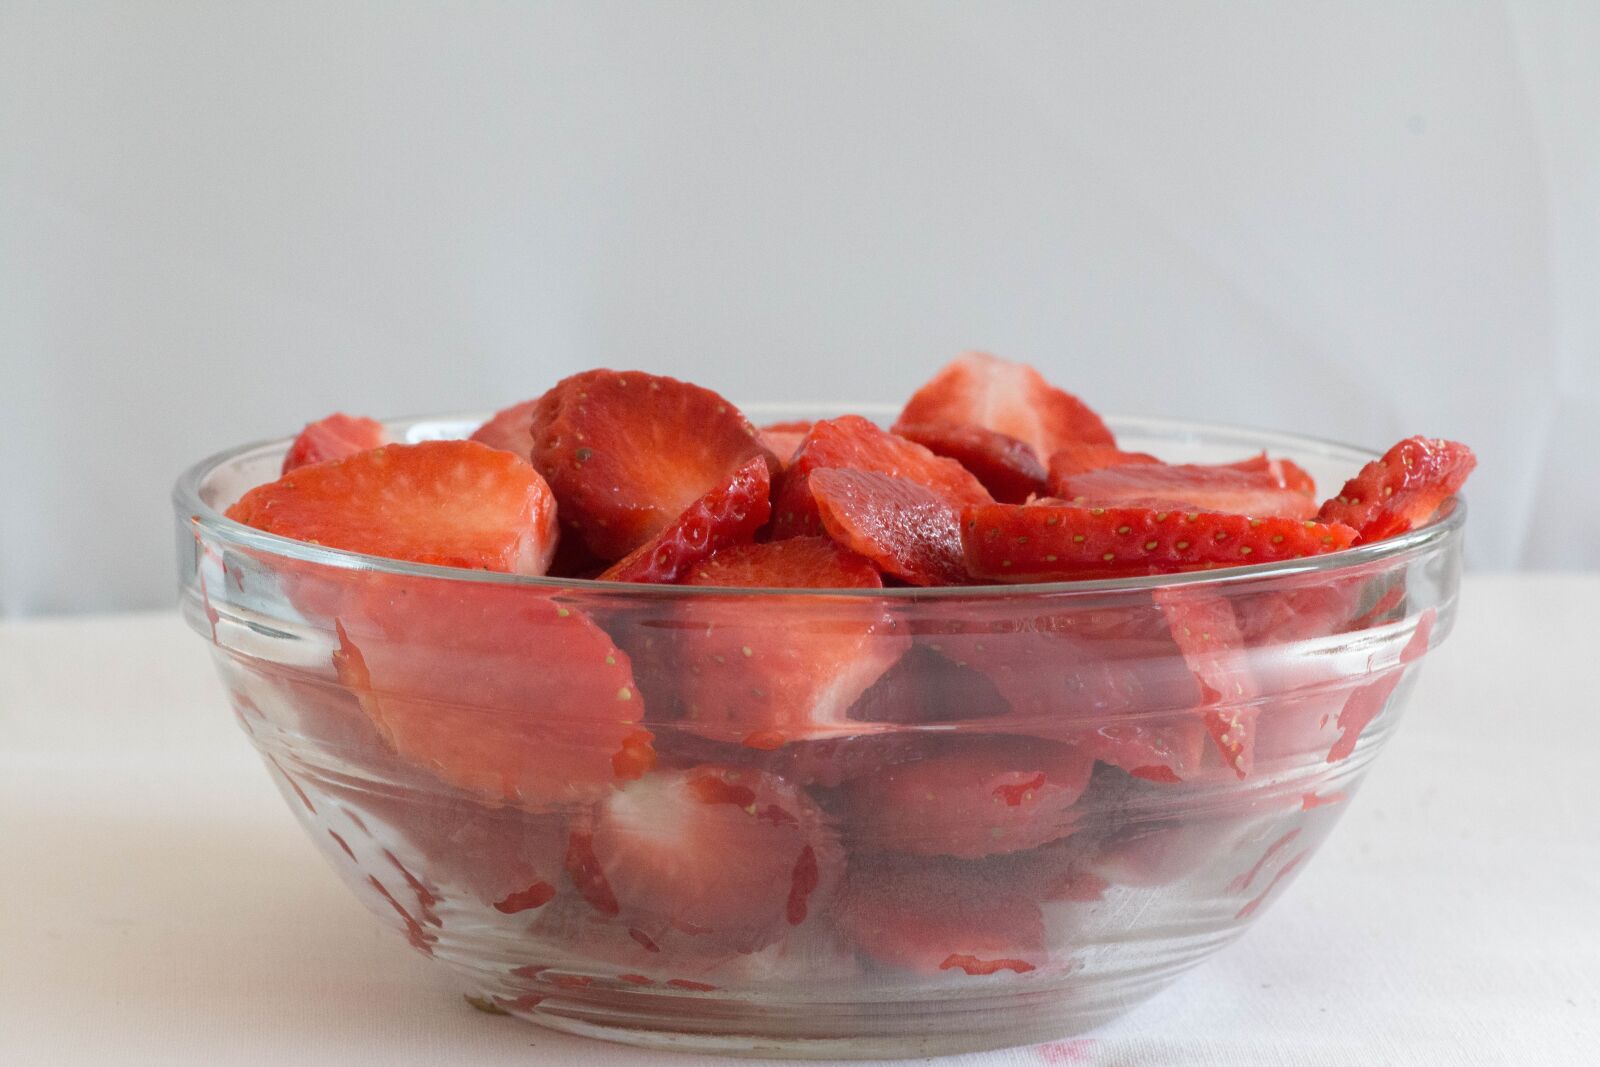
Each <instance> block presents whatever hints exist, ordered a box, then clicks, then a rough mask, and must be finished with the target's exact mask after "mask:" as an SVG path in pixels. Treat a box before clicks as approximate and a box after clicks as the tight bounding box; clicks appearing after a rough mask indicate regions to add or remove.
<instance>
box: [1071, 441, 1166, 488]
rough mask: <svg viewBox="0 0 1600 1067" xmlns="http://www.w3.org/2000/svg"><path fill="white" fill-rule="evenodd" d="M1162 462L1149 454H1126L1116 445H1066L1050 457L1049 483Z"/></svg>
mask: <svg viewBox="0 0 1600 1067" xmlns="http://www.w3.org/2000/svg"><path fill="white" fill-rule="evenodd" d="M1160 462H1161V461H1160V460H1159V459H1157V458H1156V457H1154V456H1152V455H1151V454H1150V453H1148V452H1124V451H1123V450H1122V449H1120V448H1118V447H1116V446H1115V445H1086V444H1066V445H1062V446H1061V447H1060V448H1058V449H1056V450H1055V452H1053V453H1051V455H1050V472H1049V481H1050V484H1051V485H1054V484H1056V483H1057V482H1059V481H1060V480H1061V479H1063V478H1068V477H1071V476H1072V475H1074V474H1086V473H1088V472H1089V471H1098V470H1104V469H1106V468H1107V467H1123V466H1128V465H1129V464H1143V463H1160Z"/></svg>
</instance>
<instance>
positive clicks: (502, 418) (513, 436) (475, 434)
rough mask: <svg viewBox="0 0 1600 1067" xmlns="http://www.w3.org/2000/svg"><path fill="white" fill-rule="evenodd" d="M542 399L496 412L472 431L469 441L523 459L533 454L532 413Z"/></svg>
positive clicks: (527, 401)
mask: <svg viewBox="0 0 1600 1067" xmlns="http://www.w3.org/2000/svg"><path fill="white" fill-rule="evenodd" d="M543 399H544V398H543V397H534V398H533V399H532V400H524V401H523V402H522V403H520V404H513V405H511V406H510V407H508V408H506V409H505V410H503V411H498V412H496V413H495V414H494V416H493V417H491V418H490V419H489V421H488V422H486V423H484V424H483V425H482V426H479V427H478V428H477V429H476V430H474V431H472V436H471V437H470V438H469V440H472V441H478V442H480V443H482V444H486V445H488V446H489V447H490V448H499V449H504V450H505V451H507V452H515V453H516V454H517V455H519V456H521V457H522V458H523V459H527V458H528V457H529V456H531V455H532V454H533V413H534V411H535V410H536V409H537V408H538V406H539V403H540V401H541V400H543Z"/></svg>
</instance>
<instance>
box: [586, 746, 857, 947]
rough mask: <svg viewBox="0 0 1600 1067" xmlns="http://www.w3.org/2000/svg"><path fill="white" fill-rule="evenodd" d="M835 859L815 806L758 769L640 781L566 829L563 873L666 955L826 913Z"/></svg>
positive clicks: (837, 869) (734, 942) (729, 942)
mask: <svg viewBox="0 0 1600 1067" xmlns="http://www.w3.org/2000/svg"><path fill="white" fill-rule="evenodd" d="M842 866H843V853H842V852H841V850H840V848H839V844H838V839H837V837H836V836H835V835H834V833H833V831H832V830H831V829H829V828H828V826H827V824H826V819H825V817H824V815H823V814H822V812H821V811H820V810H819V809H818V808H817V806H816V805H815V804H814V803H812V801H811V799H810V798H809V797H807V796H806V794H805V793H804V792H803V791H802V790H800V789H799V788H797V787H795V786H792V785H789V784H788V783H786V782H784V781H782V780H781V779H778V778H775V777H773V776H772V775H769V774H763V773H761V772H760V771H752V770H749V769H739V768H732V767H718V766H701V767H696V768H693V769H692V770H688V771H671V772H657V773H655V774H651V775H647V776H646V777H644V778H642V779H641V780H639V781H638V782H635V783H633V784H632V785H629V786H628V787H626V788H624V789H619V790H617V791H615V792H613V793H612V794H611V795H610V796H608V797H607V798H606V799H605V800H603V801H601V802H600V803H599V804H598V805H597V806H596V807H595V809H594V811H593V812H592V813H591V815H590V816H589V817H588V819H587V820H586V821H584V822H583V823H581V824H580V826H579V827H577V828H576V829H575V830H574V832H573V837H572V847H571V848H570V849H569V852H568V869H569V871H570V873H571V874H572V877H573V881H574V883H575V884H576V885H577V886H578V887H579V889H580V890H581V891H582V892H583V894H584V896H585V897H586V898H587V899H588V900H589V902H590V903H591V905H593V907H594V908H595V910H597V911H599V912H600V913H601V914H603V915H607V916H613V917H615V918H616V919H617V920H618V922H620V923H623V924H626V925H627V926H629V927H630V928H631V929H634V930H638V931H639V932H640V933H641V934H642V935H643V936H645V937H646V938H648V939H649V940H650V941H651V942H652V943H653V944H655V945H656V946H657V947H658V948H663V949H664V950H665V949H666V948H667V947H669V946H670V943H671V941H673V940H675V939H679V938H682V937H688V938H689V939H691V940H698V939H702V938H703V939H705V940H706V942H707V943H711V944H718V945H726V946H729V947H732V948H735V949H737V950H738V951H742V952H750V951H754V950H756V949H759V948H761V947H762V946H764V945H769V944H771V943H772V942H774V941H776V940H777V939H778V938H780V937H782V936H783V935H784V933H785V932H786V931H788V930H789V929H790V928H792V927H795V926H799V925H800V924H801V923H803V922H805V921H806V919H807V918H808V917H809V916H811V915H813V914H815V913H817V912H819V911H821V910H823V909H824V908H825V907H826V906H827V904H828V902H829V900H830V898H831V896H832V894H833V892H834V890H835V888H836V886H837V884H838V880H839V875H840V873H841V869H842Z"/></svg>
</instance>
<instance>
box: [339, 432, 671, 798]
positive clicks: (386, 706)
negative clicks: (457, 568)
mask: <svg viewBox="0 0 1600 1067" xmlns="http://www.w3.org/2000/svg"><path fill="white" fill-rule="evenodd" d="M473 447H474V448H482V449H484V450H485V451H488V449H487V448H486V446H482V445H474V446H473ZM497 455H504V453H497ZM508 458H509V457H508ZM338 633H339V650H338V651H337V652H336V653H335V654H334V663H335V666H336V667H337V669H338V672H339V677H340V680H341V681H343V682H344V684H345V685H346V686H348V687H349V688H350V689H351V690H352V691H353V692H354V693H355V694H356V695H357V697H359V698H360V700H361V704H362V707H363V708H364V709H365V710H366V712H367V714H368V715H369V716H371V718H372V721H373V723H374V724H375V725H376V726H377V728H378V730H379V732H380V733H381V734H382V735H383V736H384V738H385V739H386V740H387V741H388V743H389V744H390V746H391V747H392V748H393V749H394V750H395V752H396V753H398V754H399V755H400V756H401V757H403V758H405V759H407V760H410V761H411V762H413V763H415V764H416V765H417V766H419V767H422V768H424V769H426V770H429V771H431V772H432V773H433V774H435V775H437V776H438V777H439V778H441V779H443V780H444V781H446V782H449V783H451V784H452V785H455V786H458V787H460V788H461V789H463V790H465V791H467V792H468V793H471V794H473V795H475V796H478V797H480V798H482V799H484V800H487V801H490V802H492V803H497V804H509V805H515V806H518V807H522V808H525V809H527V810H529V811H542V810H545V809H547V808H550V807H552V806H555V805H558V804H562V803H570V802H573V801H584V800H588V799H592V798H593V797H594V796H596V795H598V794H599V793H602V792H604V791H605V790H607V789H609V788H610V787H611V786H612V785H613V784H614V783H615V782H617V781H618V780H626V779H629V778H637V777H638V776H639V775H640V774H642V773H644V771H646V770H648V769H649V767H650V765H651V764H652V763H653V761H654V753H653V752H652V750H651V747H650V734H649V733H648V732H647V731H645V730H643V729H642V728H641V727H640V725H639V724H640V722H641V721H642V720H643V718H644V710H645V709H644V701H643V700H642V699H641V698H640V697H639V695H638V693H637V692H635V689H634V684H633V673H632V670H631V669H630V665H629V662H628V657H627V656H626V655H625V654H623V653H622V652H621V651H620V650H618V648H617V647H616V645H614V644H613V643H612V642H611V639H610V638H609V637H607V636H606V635H605V633H604V631H602V630H601V629H600V628H599V627H597V626H596V625H595V624H594V623H592V622H590V621H589V620H588V619H587V618H585V617H584V616H583V615H582V614H581V613H580V612H578V611H577V610H576V609H574V608H569V607H566V606H565V605H564V604H563V603H562V602H561V601H560V600H559V599H558V598H555V597H552V596H550V595H549V594H547V593H546V592H544V591H543V590H536V589H527V588H519V587H515V586H504V585H489V584H481V583H472V584H463V583H460V582H454V581H431V580H427V579H398V578H394V577H392V576H374V580H373V582H372V584H371V587H370V589H369V590H367V595H366V596H365V597H364V598H363V602H362V605H361V608H360V610H351V611H349V612H347V613H346V614H345V617H344V618H343V619H342V620H341V622H340V623H339V624H338Z"/></svg>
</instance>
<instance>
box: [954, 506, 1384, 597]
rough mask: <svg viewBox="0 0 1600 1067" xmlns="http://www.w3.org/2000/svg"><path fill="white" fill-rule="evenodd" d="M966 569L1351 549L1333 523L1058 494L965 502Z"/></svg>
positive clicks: (1049, 575) (1025, 575) (1146, 564)
mask: <svg viewBox="0 0 1600 1067" xmlns="http://www.w3.org/2000/svg"><path fill="white" fill-rule="evenodd" d="M961 516H962V525H961V544H962V550H963V552H964V554H965V558H966V565H967V572H968V573H969V574H970V575H971V576H972V577H974V578H981V579H988V580H993V581H1001V582H1043V581H1066V580H1070V579H1074V578H1115V577H1124V576H1127V575H1133V574H1170V573H1174V572H1177V571H1185V570H1200V569H1208V568H1212V567H1234V566H1240V565H1243V564H1248V563H1271V562H1275V561H1277V560H1285V559H1300V558H1302V557H1304V556H1313V555H1319V554H1321V553H1325V552H1335V551H1337V550H1339V549H1342V548H1348V547H1349V546H1350V544H1351V542H1352V541H1354V540H1355V536H1356V532H1355V531H1354V530H1352V529H1351V528H1350V527H1348V526H1344V525H1341V524H1339V523H1333V524H1331V525H1330V524H1324V523H1319V522H1311V521H1309V520H1308V521H1298V520H1294V519H1283V518H1249V517H1247V516H1244V515H1222V514H1216V513H1212V512H1203V511H1201V512H1193V511H1191V512H1185V511H1167V510H1157V509H1155V508H1145V507H1076V506H1073V505H1070V504H1062V503H1060V502H1058V501H1041V502H1038V503H1036V504H1029V505H1025V506H1018V505H1016V504H988V505H983V506H978V507H966V508H963V509H962V512H961Z"/></svg>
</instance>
